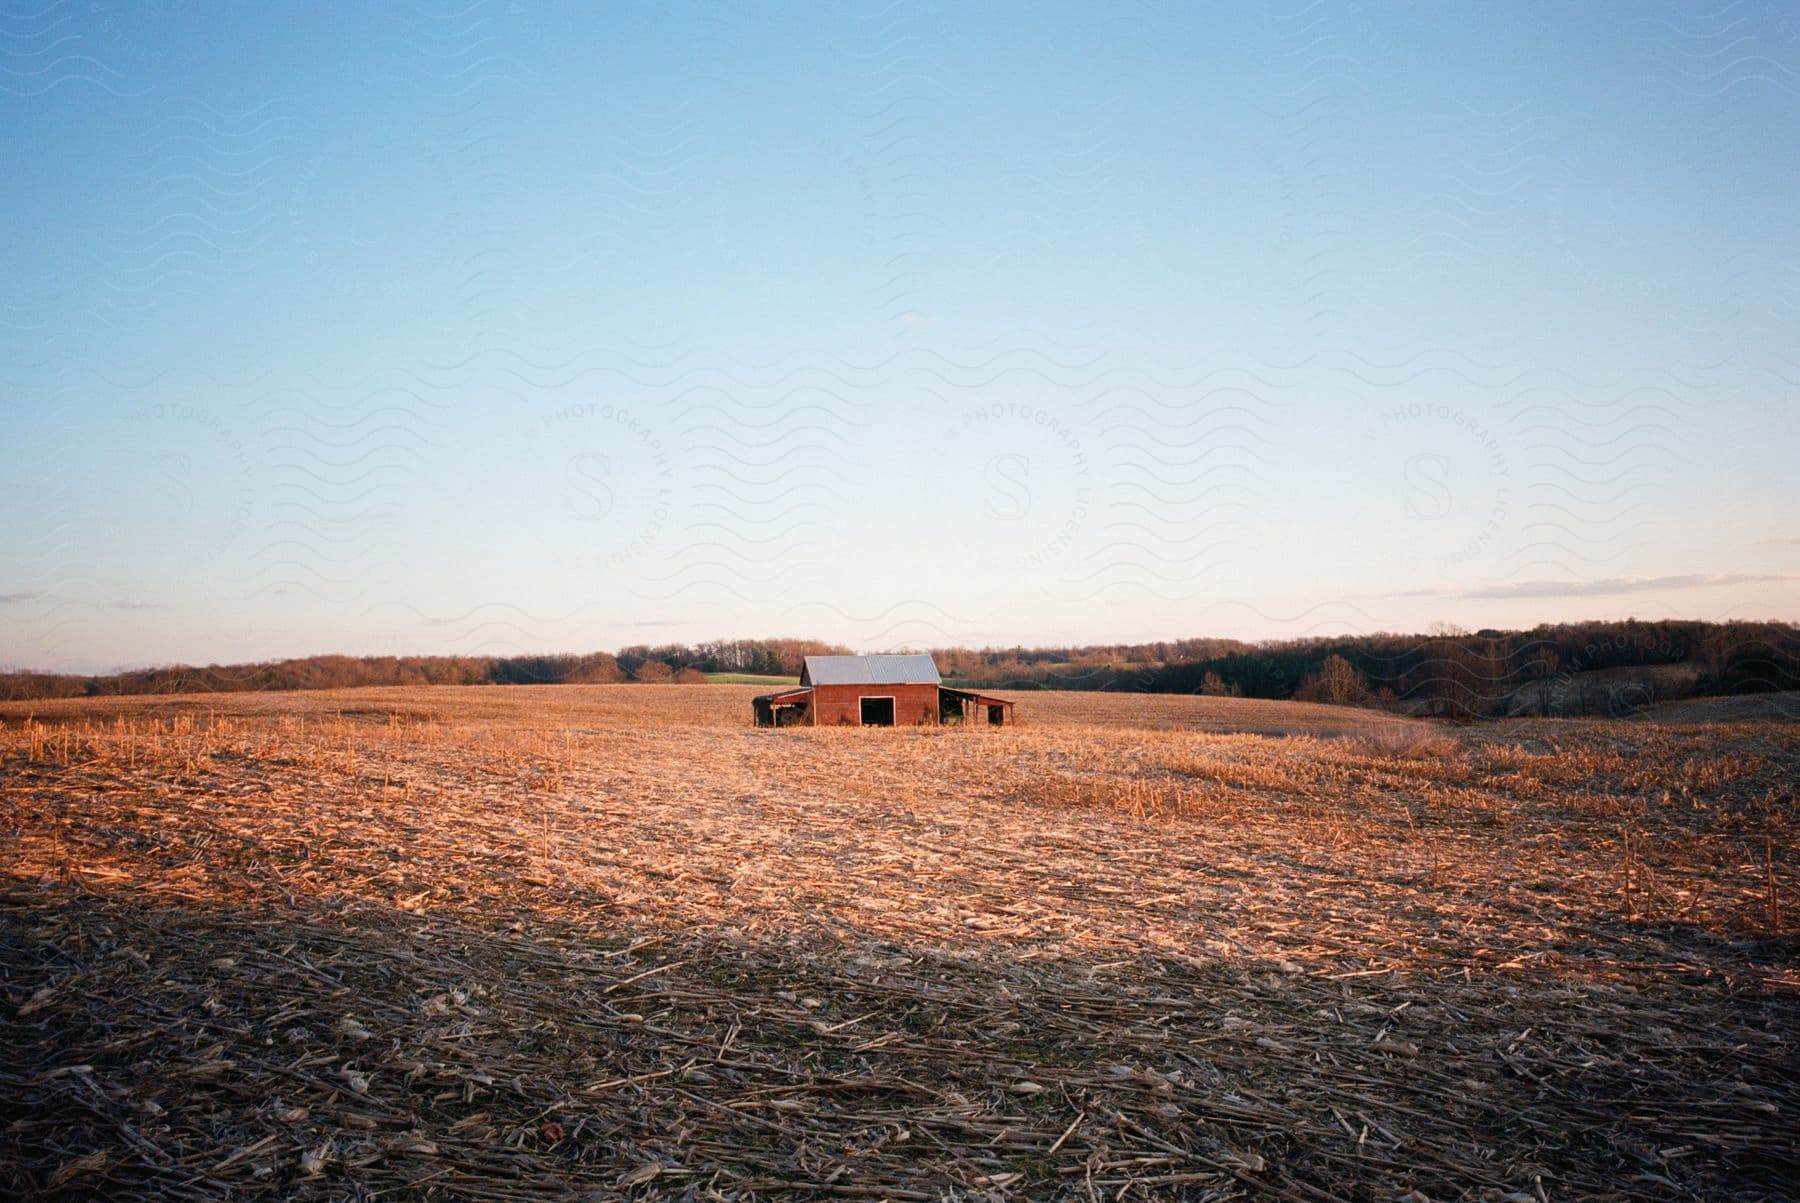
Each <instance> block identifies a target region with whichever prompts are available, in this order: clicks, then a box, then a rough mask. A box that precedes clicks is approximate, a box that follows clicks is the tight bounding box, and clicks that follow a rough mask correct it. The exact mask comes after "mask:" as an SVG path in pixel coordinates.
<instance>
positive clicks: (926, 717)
mask: <svg viewBox="0 0 1800 1203" xmlns="http://www.w3.org/2000/svg"><path fill="white" fill-rule="evenodd" d="M883 697H891V698H893V699H894V726H896V727H912V726H916V725H918V724H920V723H935V722H937V721H938V687H937V686H936V685H815V686H813V722H815V723H816V724H818V725H819V726H821V727H835V726H837V725H838V724H839V723H849V724H850V725H851V726H853V727H854V726H857V725H859V724H861V722H862V706H861V702H862V699H863V698H883Z"/></svg>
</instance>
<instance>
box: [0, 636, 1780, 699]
mask: <svg viewBox="0 0 1800 1203" xmlns="http://www.w3.org/2000/svg"><path fill="white" fill-rule="evenodd" d="M848 650H849V649H847V648H844V647H842V646H839V645H836V644H830V643H824V642H821V641H819V640H813V639H718V640H711V641H708V642H704V643H698V644H693V645H688V644H680V643H668V644H656V645H650V644H635V645H633V646H631V647H624V648H620V649H619V650H618V651H617V652H614V653H607V652H588V653H582V654H574V653H568V654H560V655H538V656H504V657H492V656H489V657H483V656H308V657H306V658H304V659H297V660H279V661H270V662H268V663H262V664H233V665H216V664H215V665H208V666H206V667H204V668H195V667H190V666H187V665H174V666H169V667H163V668H147V669H139V670H136V671H133V672H124V673H115V674H110V675H104V676H77V675H69V674H57V673H41V672H5V673H0V698H4V699H30V698H67V697H83V696H88V697H93V696H100V695H106V694H158V693H197V692H199V693H204V692H227V691H242V690H284V689H343V688H349V687H354V686H362V685H546V684H550V685H556V684H561V685H591V684H610V683H613V682H622V681H638V682H646V683H656V682H674V683H678V684H679V683H689V682H699V681H704V680H706V674H708V673H749V674H761V675H768V676H775V677H783V678H789V679H796V678H798V677H799V675H800V669H801V664H802V661H803V660H804V658H805V657H807V656H810V655H832V654H843V653H846V652H847V651H848ZM932 655H933V656H934V657H935V658H936V660H937V664H938V667H939V669H940V670H941V671H942V672H943V674H944V676H945V678H946V679H947V680H950V681H952V682H955V683H958V684H963V685H971V686H982V687H987V688H994V689H1000V688H1007V689H1032V688H1036V689H1100V690H1126V691H1136V692H1148V693H1194V694H1213V695H1229V696H1235V697H1247V698H1275V699H1289V698H1292V699H1300V700H1310V701H1321V702H1331V703H1338V704H1348V705H1375V706H1383V707H1389V708H1394V709H1404V710H1408V711H1410V712H1413V713H1424V714H1438V715H1445V716H1448V717H1452V718H1458V719H1470V718H1479V717H1484V716H1490V715H1497V714H1505V713H1508V712H1510V711H1513V710H1516V709H1517V708H1518V706H1519V700H1520V699H1521V698H1522V697H1523V698H1526V699H1532V698H1540V699H1541V703H1542V704H1541V706H1540V707H1539V709H1538V710H1537V712H1539V713H1591V712H1595V711H1596V710H1599V711H1605V710H1607V709H1609V708H1610V709H1614V710H1616V709H1617V708H1618V706H1619V701H1618V699H1619V698H1620V696H1621V694H1620V692H1619V691H1618V690H1617V689H1614V688H1607V689H1594V690H1590V689H1589V688H1587V686H1586V685H1585V682H1587V681H1589V680H1596V679H1598V678H1593V677H1588V676H1586V674H1592V673H1597V672H1601V671H1602V670H1619V669H1646V670H1648V669H1654V668H1656V667H1657V666H1668V665H1683V666H1686V668H1687V669H1688V670H1689V673H1690V676H1689V680H1690V682H1691V684H1690V686H1689V687H1688V692H1689V694H1690V696H1706V695H1724V694H1743V693H1755V692H1764V691H1773V690H1790V689H1800V628H1796V627H1795V626H1793V625H1792V624H1789V623H1779V622H1732V623H1711V622H1700V621H1686V620H1681V621H1676V620H1670V621H1657V622H1639V621H1636V620H1625V621H1622V622H1587V623H1563V624H1556V625H1546V626H1538V627H1534V628H1532V629H1531V630H1528V631H1495V630H1483V631H1476V632H1473V633H1471V632H1468V631H1462V630H1457V629H1454V628H1448V627H1439V628H1437V629H1434V630H1433V631H1431V632H1429V633H1427V634H1424V635H1401V634H1375V635H1344V636H1328V637H1320V638H1313V639H1294V640H1280V641H1269V642H1262V643H1247V642H1243V641H1240V640H1232V639H1180V640H1172V641H1164V642H1158V643H1142V644H1100V645H1087V646H1063V647H1034V648H1027V647H1022V646H1021V647H1013V648H981V649H973V648H960V647H952V648H937V649H933V650H932ZM1625 696H1628V697H1630V698H1635V699H1637V701H1638V702H1641V701H1644V700H1654V699H1653V698H1650V697H1648V696H1647V695H1646V694H1645V693H1644V692H1643V691H1641V690H1640V691H1638V692H1635V693H1630V694H1628V695H1625Z"/></svg>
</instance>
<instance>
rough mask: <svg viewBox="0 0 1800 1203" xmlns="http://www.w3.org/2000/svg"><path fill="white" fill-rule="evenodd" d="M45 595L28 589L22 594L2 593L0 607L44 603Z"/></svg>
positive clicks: (0, 594)
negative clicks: (36, 602)
mask: <svg viewBox="0 0 1800 1203" xmlns="http://www.w3.org/2000/svg"><path fill="white" fill-rule="evenodd" d="M43 597H44V595H43V594H42V593H37V592H34V591H33V590H30V589H26V590H24V591H23V592H20V593H0V606H13V605H21V604H23V603H25V602H34V601H42V600H43Z"/></svg>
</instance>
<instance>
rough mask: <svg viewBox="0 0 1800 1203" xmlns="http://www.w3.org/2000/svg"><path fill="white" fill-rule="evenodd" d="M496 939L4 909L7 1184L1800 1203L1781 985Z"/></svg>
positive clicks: (575, 930)
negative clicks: (1648, 983)
mask: <svg viewBox="0 0 1800 1203" xmlns="http://www.w3.org/2000/svg"><path fill="white" fill-rule="evenodd" d="M488 918H489V920H491V921H490V922H470V921H468V920H467V919H465V918H459V917H453V916H449V915H431V914H417V913H411V912H407V911H401V910H397V909H394V908H391V907H382V906H377V905H372V904H370V903H367V902H365V901H362V900H356V899H349V898H341V899H331V898H316V899H306V900H303V902H302V904H301V905H297V906H296V905H286V904H276V905H259V906H256V907H254V908H251V907H219V906H214V905H208V904H205V903H203V902H199V901H195V900H193V899H188V898H183V897H179V896H172V895H169V894H166V893H144V892H141V891H139V890H136V889H134V888H132V887H130V886H126V885H115V886H109V887H105V888H101V889H97V890H96V889H87V888H80V887H77V886H74V885H70V884H63V883H54V882H35V883H28V882H20V881H14V882H12V883H10V884H8V885H6V886H5V887H4V893H3V894H0V961H3V963H4V971H5V974H6V982H7V988H8V992H9V994H12V995H13V999H12V1002H13V1006H12V1007H10V1008H9V1009H8V1013H7V1014H6V1017H5V1019H4V1021H0V1037H3V1038H4V1041H5V1043H6V1046H7V1047H8V1048H9V1049H11V1050H12V1054H11V1056H10V1057H9V1061H8V1065H7V1067H6V1069H5V1070H4V1071H0V1081H3V1082H4V1084H5V1087H6V1089H5V1092H4V1094H5V1098H6V1100H7V1101H6V1102H5V1103H4V1104H0V1154H3V1155H0V1164H4V1165H6V1166H8V1167H10V1168H9V1169H6V1170H0V1186H3V1187H4V1188H5V1190H6V1193H9V1194H12V1195H15V1196H17V1197H27V1198H31V1197H36V1198H69V1199H75V1198H88V1197H93V1196H94V1195H96V1194H103V1195H105V1196H107V1197H109V1198H119V1199H129V1198H141V1199H149V1198H158V1199H177V1198H191V1199H218V1198H228V1197H241V1198H250V1197H258V1196H264V1195H267V1196H278V1197H295V1198H328V1197H342V1195H343V1192H344V1190H345V1189H346V1187H348V1186H350V1185H352V1184H355V1186H356V1187H357V1188H358V1190H359V1192H360V1193H362V1194H365V1195H372V1194H375V1193H379V1192H382V1191H387V1190H406V1191H411V1192H413V1193H415V1194H416V1195H419V1196H421V1197H434V1196H436V1197H444V1198H464V1199H496V1200H503V1199H518V1198H522V1197H532V1198H574V1197H611V1196H613V1195H615V1194H629V1193H634V1192H635V1193H642V1194H643V1195H644V1196H645V1197H652V1196H654V1197H659V1198H660V1197H670V1196H678V1195H680V1194H683V1193H688V1192H691V1195H690V1197H696V1198H709V1197H719V1198H743V1197H750V1196H753V1195H764V1194H779V1195H782V1196H784V1197H820V1198H823V1197H832V1196H842V1195H847V1194H850V1195H868V1196H870V1197H879V1196H885V1197H888V1198H901V1199H936V1198H938V1197H940V1196H941V1195H943V1194H944V1193H946V1192H951V1191H957V1192H960V1193H962V1195H963V1196H964V1197H987V1196H992V1197H996V1198H998V1197H1002V1196H1010V1195H1015V1194H1019V1195H1027V1196H1030V1197H1036V1198H1043V1197H1057V1196H1063V1195H1066V1196H1068V1197H1088V1196H1090V1195H1104V1196H1106V1197H1112V1196H1113V1195H1115V1194H1116V1193H1117V1192H1118V1191H1119V1190H1120V1189H1122V1188H1123V1187H1125V1186H1126V1185H1128V1184H1134V1183H1135V1184H1137V1185H1138V1187H1139V1193H1140V1194H1144V1195H1147V1196H1149V1197H1167V1198H1179V1197H1192V1198H1201V1197H1206V1196H1207V1195H1208V1193H1209V1192H1231V1191H1233V1190H1239V1191H1241V1190H1248V1191H1250V1192H1252V1193H1254V1194H1256V1195H1259V1196H1265V1197H1286V1198H1329V1197H1338V1196H1341V1195H1343V1194H1345V1193H1348V1194H1351V1195H1355V1196H1377V1197H1394V1196H1396V1195H1398V1194H1401V1193H1404V1192H1406V1191H1408V1190H1421V1191H1423V1192H1424V1193H1425V1194H1426V1195H1428V1196H1429V1197H1431V1198H1483V1197H1486V1198H1496V1199H1497V1198H1500V1197H1502V1196H1504V1195H1507V1194H1524V1195H1531V1194H1533V1193H1534V1192H1535V1191H1536V1190H1537V1188H1538V1187H1539V1186H1540V1185H1541V1186H1542V1187H1543V1189H1544V1190H1545V1191H1547V1192H1548V1193H1550V1194H1551V1195H1552V1196H1553V1197H1589V1198H1591V1197H1605V1196H1607V1195H1609V1194H1615V1195H1619V1196H1629V1197H1632V1198H1682V1197H1696V1196H1697V1197H1707V1198H1725V1197H1744V1198H1751V1197H1769V1198H1775V1197H1782V1196H1785V1195H1791V1193H1792V1191H1793V1189H1794V1187H1795V1186H1796V1185H1797V1183H1796V1181H1795V1179H1794V1177H1793V1176H1792V1175H1793V1172H1794V1166H1795V1165H1796V1164H1800V1138H1796V1136H1795V1135H1794V1133H1793V1131H1792V1128H1791V1126H1790V1125H1788V1124H1787V1123H1786V1122H1785V1121H1784V1120H1783V1118H1782V1117H1783V1116H1784V1115H1789V1114H1792V1110H1793V1107H1794V1105H1795V1104H1796V1102H1800V1098H1797V1097H1796V1090H1795V1082H1794V1078H1793V1073H1792V1070H1793V1063H1792V1060H1791V1051H1790V1043H1789V1042H1790V1041H1791V1038H1792V1033H1793V1031H1794V1030H1795V1024H1796V1020H1800V1013H1797V1010H1800V1008H1796V1006H1795V1002H1794V999H1793V998H1792V997H1791V996H1783V995H1780V994H1771V993H1768V992H1764V991H1759V990H1755V989H1747V990H1737V989H1732V988H1730V987H1723V986H1721V985H1720V984H1718V983H1716V982H1715V983H1707V984H1685V985H1684V984H1678V983H1669V982H1664V983H1660V984H1659V985H1658V986H1657V988H1655V989H1653V990H1650V989H1644V988H1641V987H1640V986H1638V985H1634V984H1630V983H1575V982H1568V981H1559V980H1556V979H1553V978H1552V979H1545V978H1543V977H1537V976H1533V975H1531V974H1529V973H1505V972H1500V973H1492V974H1483V975H1472V976H1470V977H1468V978H1464V977H1462V976H1460V975H1456V976H1440V977H1435V978H1426V977H1420V976H1418V975H1412V974H1402V973H1386V972H1384V973H1379V974H1373V975H1359V974H1344V973H1331V972H1322V971H1303V970H1300V969H1299V968H1298V967H1296V966H1293V965H1292V964H1281V963H1259V962H1257V961H1255V960H1251V959H1222V960H1218V961H1214V962H1210V963H1196V962H1172V961H1168V960H1163V959H1159V958H1154V957H1135V958H1131V959H1128V960H1126V961H1124V962H1116V961H1115V962H1111V963H1104V964H1097V963H1094V962H1092V961H1088V960H1080V959H1077V960H1060V959H1059V960H1039V961H1034V962H1029V963H1022V962H1019V961H1017V960H1012V959H1005V958H999V959H996V958H981V957H968V956H961V957H944V956H933V955H929V954H925V953H921V952H920V951H918V950H916V949H903V948H895V947H883V946H880V945H867V946H855V945H832V944H824V943H817V942H812V941H808V942H805V943H803V944H798V945H797V944H795V943H792V942H767V941H760V940H751V939H742V940H732V939H722V938H720V937H717V936H694V935H692V934H688V933H684V932H683V931H681V930H680V929H662V930H657V929H653V928H646V927H643V926H641V925H633V926H629V927H624V928H621V927H618V926H615V925H613V924H610V923H608V922H606V921H605V920H604V918H603V917H596V921H595V922H593V923H591V924H572V923H569V922H567V921H562V920H546V919H544V918H543V917H542V916H541V915H538V914H536V913H533V912H530V911H523V912H520V913H518V914H517V915H516V916H513V917H511V918H510V919H509V918H507V917H505V916H498V915H496V916H489V917H488ZM589 1192H594V1193H592V1194H591V1195H590V1193H589Z"/></svg>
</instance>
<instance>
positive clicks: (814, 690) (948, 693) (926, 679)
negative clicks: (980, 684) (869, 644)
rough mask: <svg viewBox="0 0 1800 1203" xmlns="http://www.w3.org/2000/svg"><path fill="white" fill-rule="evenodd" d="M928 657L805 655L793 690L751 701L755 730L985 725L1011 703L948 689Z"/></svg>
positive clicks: (1006, 715) (1002, 716)
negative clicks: (774, 728) (767, 728)
mask: <svg viewBox="0 0 1800 1203" xmlns="http://www.w3.org/2000/svg"><path fill="white" fill-rule="evenodd" d="M943 681H944V679H943V678H942V677H941V676H939V675H938V670H937V665H936V664H934V663H932V660H931V657H930V656H925V655H906V656H808V657H807V658H806V663H805V665H804V666H803V667H802V668H801V670H800V684H799V687H798V688H795V689H786V690H782V691H781V692H779V693H769V694H764V695H763V696H761V697H759V698H757V699H756V700H755V702H754V707H755V712H756V725H757V726H759V727H791V726H808V727H836V726H851V727H857V726H861V727H894V726H904V727H913V726H923V725H926V724H930V725H936V724H938V723H964V722H977V723H991V724H993V725H995V726H1000V725H1003V724H1004V723H1006V722H1007V721H1009V720H1010V718H1011V717H1012V703H1011V702H1008V701H1004V700H1002V699H1000V698H990V697H987V696H986V695H984V694H979V693H972V692H970V691H968V690H963V689H949V688H946V687H945V686H944V683H943Z"/></svg>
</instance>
